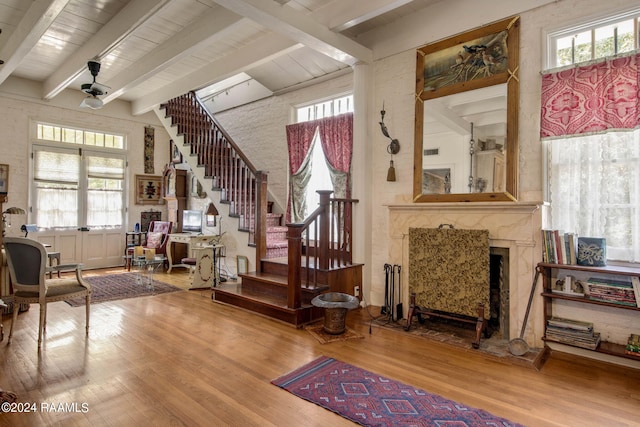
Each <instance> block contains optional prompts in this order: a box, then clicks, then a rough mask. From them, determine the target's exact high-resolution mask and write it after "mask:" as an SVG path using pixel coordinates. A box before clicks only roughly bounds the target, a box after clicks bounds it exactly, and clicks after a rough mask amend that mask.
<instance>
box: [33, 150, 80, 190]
mask: <svg viewBox="0 0 640 427" xmlns="http://www.w3.org/2000/svg"><path fill="white" fill-rule="evenodd" d="M33 175H34V178H35V180H36V181H50V182H67V183H72V184H78V180H79V179H80V156H79V155H78V154H77V153H57V152H48V151H36V152H35V155H34V174H33Z"/></svg>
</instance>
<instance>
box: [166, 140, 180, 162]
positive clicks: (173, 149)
mask: <svg viewBox="0 0 640 427" xmlns="http://www.w3.org/2000/svg"><path fill="white" fill-rule="evenodd" d="M169 151H170V153H169V159H170V161H171V163H176V164H177V163H182V153H180V150H179V149H178V147H177V146H176V143H175V142H173V139H171V140H169Z"/></svg>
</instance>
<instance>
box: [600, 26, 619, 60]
mask: <svg viewBox="0 0 640 427" xmlns="http://www.w3.org/2000/svg"><path fill="white" fill-rule="evenodd" d="M615 27H616V26H615V25H607V26H605V27H600V28H596V30H595V39H596V46H595V55H596V56H595V57H596V58H604V57H605V56H611V55H615V54H616V49H615V42H614V40H615V37H614V30H615Z"/></svg>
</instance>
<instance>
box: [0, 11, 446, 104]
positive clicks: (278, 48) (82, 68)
mask: <svg viewBox="0 0 640 427" xmlns="http://www.w3.org/2000/svg"><path fill="white" fill-rule="evenodd" d="M440 1H441V0H413V1H411V0H366V1H365V0H351V1H349V0H290V1H288V0H33V1H26V0H0V29H1V30H2V33H1V34H0V60H2V61H4V64H3V65H0V84H2V83H4V82H5V81H6V80H7V79H8V78H9V77H20V78H23V79H28V80H30V81H34V82H37V83H38V84H39V87H41V90H42V96H41V98H42V99H43V100H51V99H53V98H55V97H56V96H57V95H58V94H60V93H61V92H62V91H63V90H64V89H75V90H78V103H80V101H81V100H82V99H83V96H85V95H84V94H83V93H81V92H80V89H81V85H82V84H85V83H91V82H92V81H93V77H92V76H91V74H90V72H89V70H88V68H87V62H88V61H89V60H95V61H98V62H100V64H101V69H100V72H99V75H98V76H97V78H96V81H97V82H98V83H100V84H101V85H106V86H108V89H107V91H106V92H107V93H106V94H105V95H103V96H101V98H102V100H103V101H104V103H105V104H108V103H109V102H111V101H113V100H115V99H120V100H124V101H129V102H130V103H131V112H132V114H141V113H145V112H147V111H149V110H151V109H152V108H153V106H154V105H156V104H158V103H161V102H163V101H165V100H167V99H170V98H173V97H175V96H179V95H181V94H184V93H186V92H188V91H191V90H196V91H198V94H199V95H200V96H201V97H202V98H204V99H207V100H209V102H210V103H211V104H210V105H211V106H212V110H214V111H215V110H216V109H217V110H220V109H224V108H229V107H232V106H234V105H239V104H241V103H243V102H248V101H250V100H254V99H258V98H261V97H265V96H270V95H272V94H278V93H283V92H284V91H287V90H291V89H293V88H297V87H300V86H301V85H304V84H308V83H310V82H316V81H320V80H322V79H326V78H327V77H331V76H335V75H338V74H339V73H344V72H348V71H350V68H351V66H352V65H353V64H355V63H358V62H364V63H371V62H372V61H373V59H374V53H373V51H372V49H371V46H367V43H366V42H365V41H364V40H369V41H370V40H371V39H372V38H371V37H370V35H371V34H372V33H375V32H380V29H382V28H384V27H385V26H387V25H389V24H391V23H393V22H394V21H397V20H399V19H402V18H403V17H406V16H408V15H411V14H414V13H416V12H417V11H420V10H423V9H425V8H427V7H429V6H432V5H434V4H436V3H439V2H440ZM369 44H371V43H370V42H369ZM216 105H218V106H219V107H216ZM105 108H106V107H105Z"/></svg>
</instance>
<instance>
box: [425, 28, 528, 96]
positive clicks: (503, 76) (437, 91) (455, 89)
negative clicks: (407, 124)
mask: <svg viewBox="0 0 640 427" xmlns="http://www.w3.org/2000/svg"><path fill="white" fill-rule="evenodd" d="M517 23H518V18H517V17H516V18H511V19H507V20H504V21H500V22H497V23H495V24H491V25H487V26H484V27H482V28H478V29H476V30H473V31H469V32H466V33H463V34H459V35H457V36H454V37H451V38H448V39H446V40H442V41H440V42H436V43H433V44H430V45H427V46H424V47H422V48H420V49H418V62H417V71H418V73H419V74H422V76H420V77H421V79H423V86H422V89H423V91H422V94H421V98H422V99H423V100H424V99H431V98H438V97H441V96H444V95H448V94H450V93H459V92H461V91H465V90H471V89H478V88H481V87H486V86H492V85H496V84H500V83H504V82H506V81H507V80H508V79H509V76H510V75H511V74H513V73H515V72H516V70H515V69H513V67H511V68H510V64H511V62H513V61H510V55H512V54H514V52H512V51H511V49H510V48H513V43H512V42H513V41H514V39H516V38H517V34H516V30H517ZM515 54H516V55H517V53H515Z"/></svg>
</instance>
